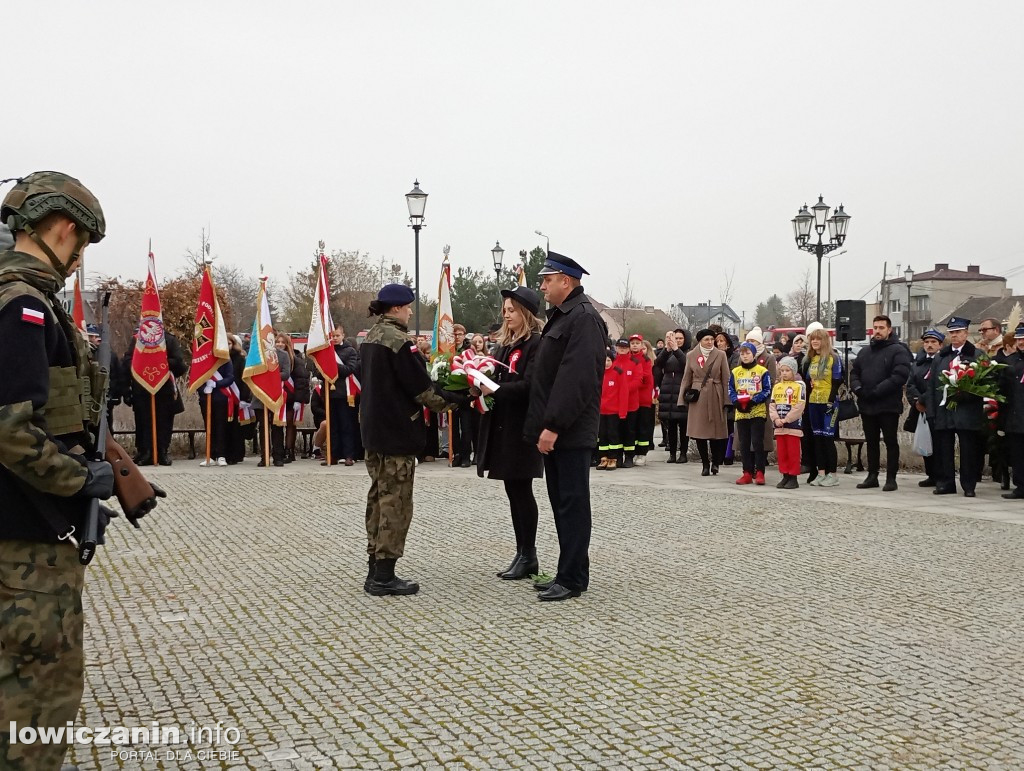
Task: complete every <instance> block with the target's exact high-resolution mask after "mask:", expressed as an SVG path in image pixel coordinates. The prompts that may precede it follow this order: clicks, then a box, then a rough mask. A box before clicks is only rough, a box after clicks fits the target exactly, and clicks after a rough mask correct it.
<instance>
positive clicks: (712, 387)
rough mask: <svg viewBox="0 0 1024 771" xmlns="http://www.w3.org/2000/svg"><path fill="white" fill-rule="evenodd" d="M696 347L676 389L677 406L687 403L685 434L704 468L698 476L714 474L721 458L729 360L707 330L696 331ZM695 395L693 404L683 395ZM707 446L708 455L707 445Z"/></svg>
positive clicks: (725, 430) (725, 433) (725, 434)
mask: <svg viewBox="0 0 1024 771" xmlns="http://www.w3.org/2000/svg"><path fill="white" fill-rule="evenodd" d="M695 339H696V341H697V345H696V347H694V349H693V350H692V351H690V352H689V353H688V354H686V372H685V373H684V374H683V382H682V383H681V384H680V386H679V404H688V407H689V409H688V411H687V415H686V435H687V436H689V437H690V438H691V439H693V440H694V441H695V443H696V445H697V451H698V452H700V460H701V463H703V464H704V468H703V470H702V471H701V476H705V477H706V476H708V475H709V474H717V473H718V467H719V465H721V463H722V458H723V456H724V455H725V445H726V442H727V441H728V437H729V427H728V425H727V423H726V419H725V405H726V404H727V403H728V398H727V395H726V392H727V390H728V387H729V359H728V357H727V356H726V355H725V352H724V351H720V350H718V349H717V348H716V347H715V335H714V333H713V332H712V331H711V330H710V329H702V330H700V331H699V332H698V333H697V334H696V336H695ZM693 392H697V393H698V394H699V395H698V396H697V399H696V401H687V399H686V394H687V393H690V394H692V393H693ZM709 443H710V445H711V448H710V452H709V451H708V444H709Z"/></svg>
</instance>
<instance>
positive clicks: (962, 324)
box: [946, 316, 971, 332]
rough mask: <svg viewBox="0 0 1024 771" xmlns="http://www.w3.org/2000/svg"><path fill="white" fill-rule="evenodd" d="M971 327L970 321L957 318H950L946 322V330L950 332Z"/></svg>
mask: <svg viewBox="0 0 1024 771" xmlns="http://www.w3.org/2000/svg"><path fill="white" fill-rule="evenodd" d="M969 326H971V320H970V319H962V318H960V317H959V316H950V318H949V321H947V322H946V329H948V330H949V331H950V332H952V331H954V330H957V329H967V328H968V327H969Z"/></svg>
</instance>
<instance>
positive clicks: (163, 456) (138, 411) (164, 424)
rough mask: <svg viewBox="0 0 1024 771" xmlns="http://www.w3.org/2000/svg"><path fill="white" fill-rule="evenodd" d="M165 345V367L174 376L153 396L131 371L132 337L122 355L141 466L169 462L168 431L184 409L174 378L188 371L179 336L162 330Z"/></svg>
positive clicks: (133, 351) (137, 458)
mask: <svg viewBox="0 0 1024 771" xmlns="http://www.w3.org/2000/svg"><path fill="white" fill-rule="evenodd" d="M164 341H165V344H166V345H167V367H168V369H170V371H171V375H172V376H173V377H171V378H169V379H168V380H167V382H166V383H164V384H163V386H162V387H161V388H160V390H159V391H157V392H156V398H155V400H154V399H152V398H151V397H150V394H149V391H147V390H146V389H145V388H144V387H143V386H142V384H141V383H139V381H138V380H136V379H135V378H134V377H133V376H132V374H131V368H132V357H133V356H134V354H135V338H132V342H131V345H130V346H129V348H128V352H127V353H125V355H124V364H125V366H126V367H127V372H128V374H127V378H128V380H129V381H130V388H131V403H132V410H133V411H134V412H135V452H136V461H135V462H136V463H137V464H138V465H140V466H154V465H156V463H159V464H160V465H161V466H170V465H171V455H170V449H171V432H172V431H173V430H174V416H175V415H177V414H178V413H180V412H182V411H183V410H184V406H183V405H182V402H181V397H180V396H179V395H178V386H177V384H176V382H175V378H179V377H182V376H183V375H184V374H185V373H186V372H187V371H188V365H187V364H186V363H185V356H184V354H183V353H182V350H181V343H179V342H178V338H177V337H175V336H174V335H172V334H171V333H170V332H168V331H166V330H165V332H164ZM154 404H155V405H156V452H157V457H156V459H155V462H154V458H153V405H154Z"/></svg>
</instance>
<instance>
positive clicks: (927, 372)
mask: <svg viewBox="0 0 1024 771" xmlns="http://www.w3.org/2000/svg"><path fill="white" fill-rule="evenodd" d="M931 371H932V357H931V356H928V355H927V354H926V353H925V352H924V350H923V349H922V350H920V351H918V352H917V356H916V357H915V358H914V366H913V369H912V370H911V372H910V379H909V380H908V381H907V401H908V402H910V413H909V414H908V415H907V419H906V421H905V422H904V424H903V430H904V431H910V432H911V433H913V432H914V431H916V430H917V422H918V420H919V418H920V415H921V413H920V412H918V411H917V403H918V402H919V401H921V400H922V399H924V393H925V391H927V390H928V381H929V380H931Z"/></svg>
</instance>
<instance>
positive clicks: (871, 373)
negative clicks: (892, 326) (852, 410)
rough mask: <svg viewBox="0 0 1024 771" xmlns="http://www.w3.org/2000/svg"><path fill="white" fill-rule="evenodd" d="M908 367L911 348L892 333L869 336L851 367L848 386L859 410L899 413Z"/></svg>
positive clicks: (874, 412)
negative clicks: (879, 336) (869, 339)
mask: <svg viewBox="0 0 1024 771" xmlns="http://www.w3.org/2000/svg"><path fill="white" fill-rule="evenodd" d="M910 368H911V358H910V349H908V348H907V347H906V346H905V345H903V344H902V343H900V342H899V341H898V340H894V339H893V338H891V337H890V338H889V339H887V340H872V341H871V344H870V345H869V346H867V347H866V348H864V349H862V350H861V352H860V353H858V354H857V358H856V359H854V360H853V367H852V368H851V370H850V387H851V388H852V389H853V392H854V393H855V394H856V395H857V406H858V407H859V408H860V412H861V414H862V415H886V414H891V413H895V414H897V415H900V414H902V412H903V389H904V388H905V387H906V385H907V380H908V379H909V378H910Z"/></svg>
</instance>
